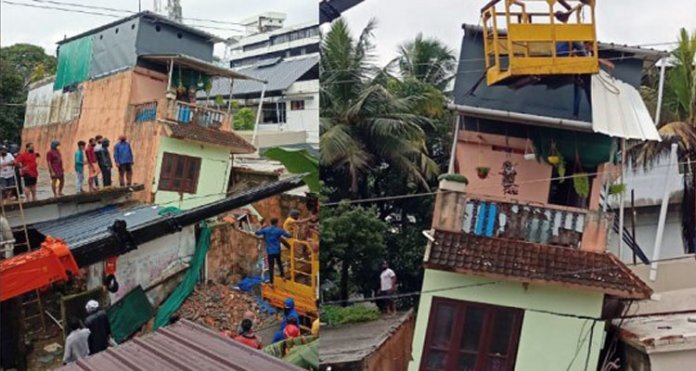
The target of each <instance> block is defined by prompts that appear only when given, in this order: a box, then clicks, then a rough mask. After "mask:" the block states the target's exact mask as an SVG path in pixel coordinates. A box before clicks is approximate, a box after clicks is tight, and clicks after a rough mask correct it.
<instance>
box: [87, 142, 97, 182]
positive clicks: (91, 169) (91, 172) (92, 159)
mask: <svg viewBox="0 0 696 371" xmlns="http://www.w3.org/2000/svg"><path fill="white" fill-rule="evenodd" d="M96 145H97V142H96V141H95V140H94V138H89V142H87V147H86V148H85V157H87V176H88V177H89V178H87V184H88V185H89V191H90V192H94V191H95V190H96V189H97V186H98V183H97V177H98V176H99V166H98V165H97V154H96V153H94V148H95V147H96Z"/></svg>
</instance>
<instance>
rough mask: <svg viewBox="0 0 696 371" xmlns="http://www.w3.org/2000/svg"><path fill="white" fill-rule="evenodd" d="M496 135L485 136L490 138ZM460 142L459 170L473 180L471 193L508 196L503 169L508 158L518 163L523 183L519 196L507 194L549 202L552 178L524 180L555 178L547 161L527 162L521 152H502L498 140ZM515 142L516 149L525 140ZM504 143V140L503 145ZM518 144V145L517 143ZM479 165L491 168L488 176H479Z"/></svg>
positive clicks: (516, 197) (458, 154) (511, 144)
mask: <svg viewBox="0 0 696 371" xmlns="http://www.w3.org/2000/svg"><path fill="white" fill-rule="evenodd" d="M490 137H492V136H485V138H490ZM461 139H462V136H460V141H459V143H458V144H457V154H456V156H457V162H458V164H459V173H460V174H462V175H464V176H466V177H467V179H469V186H468V187H467V192H468V193H471V194H474V195H483V196H495V197H506V196H505V195H504V194H503V186H502V176H501V175H500V171H501V169H502V166H503V162H504V161H505V160H507V159H508V158H509V159H510V160H511V161H512V162H513V163H516V164H517V178H516V181H517V183H518V184H519V194H518V195H516V196H507V197H506V198H512V199H515V200H520V201H524V202H538V203H542V204H546V203H547V201H548V196H549V187H550V185H551V182H550V181H549V180H543V181H536V182H533V183H524V182H525V181H527V182H528V181H531V180H536V179H548V178H550V177H551V170H552V169H551V166H549V165H547V164H545V163H539V162H537V161H536V160H530V161H527V160H525V159H524V156H523V155H521V154H515V153H511V154H509V155H508V154H507V153H505V152H502V151H493V149H492V145H493V144H495V145H498V144H497V143H496V141H492V140H491V141H488V140H487V141H486V142H484V143H482V144H479V143H469V142H463V141H461ZM515 142H516V141H511V142H510V146H511V147H512V148H518V149H521V150H523V149H524V141H520V142H522V143H521V145H520V143H515ZM502 145H504V141H503V144H502ZM515 145H517V146H515ZM508 156H509V157H508ZM479 166H487V167H490V168H491V169H490V172H489V174H488V178H486V179H479V177H478V176H477V175H476V168H477V167H479Z"/></svg>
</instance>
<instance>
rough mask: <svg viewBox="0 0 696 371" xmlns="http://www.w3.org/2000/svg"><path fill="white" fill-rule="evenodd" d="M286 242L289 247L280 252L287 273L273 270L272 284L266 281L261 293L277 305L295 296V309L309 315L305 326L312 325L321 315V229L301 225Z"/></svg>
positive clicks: (306, 316) (306, 315)
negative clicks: (319, 294)
mask: <svg viewBox="0 0 696 371" xmlns="http://www.w3.org/2000/svg"><path fill="white" fill-rule="evenodd" d="M287 242H288V245H289V247H290V248H288V249H283V250H282V252H281V260H282V262H283V266H284V271H285V272H286V273H285V274H286V277H280V276H279V275H277V274H276V272H273V274H274V277H273V285H270V284H268V283H264V284H263V285H262V286H261V295H262V296H263V298H264V300H266V301H268V302H269V303H270V304H271V305H272V306H274V307H276V308H283V305H284V304H283V301H284V300H285V299H286V298H293V299H294V300H295V309H296V310H297V312H298V313H299V314H300V316H302V317H304V318H305V319H306V322H303V323H302V324H301V325H302V327H303V328H305V329H309V327H311V323H312V322H311V321H313V320H314V319H316V318H317V317H318V311H317V297H318V296H317V295H318V293H319V286H318V282H319V233H318V232H317V231H314V230H312V229H310V228H308V227H307V226H302V227H300V228H298V230H297V231H295V232H294V233H293V236H292V237H291V238H288V239H287Z"/></svg>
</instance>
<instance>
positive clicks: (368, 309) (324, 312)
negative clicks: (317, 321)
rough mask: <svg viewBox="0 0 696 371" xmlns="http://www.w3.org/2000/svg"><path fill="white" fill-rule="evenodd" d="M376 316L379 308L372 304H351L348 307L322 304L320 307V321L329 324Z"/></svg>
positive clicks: (334, 324)
mask: <svg viewBox="0 0 696 371" xmlns="http://www.w3.org/2000/svg"><path fill="white" fill-rule="evenodd" d="M378 318H379V310H378V309H377V308H375V307H372V306H365V305H351V306H348V307H341V306H336V305H323V306H322V307H321V321H322V322H324V323H326V324H328V325H329V326H336V325H345V324H348V323H359V322H369V321H373V320H376V319H378Z"/></svg>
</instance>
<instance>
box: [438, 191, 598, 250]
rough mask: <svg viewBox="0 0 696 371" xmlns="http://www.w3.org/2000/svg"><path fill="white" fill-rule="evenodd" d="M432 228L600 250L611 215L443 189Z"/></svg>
mask: <svg viewBox="0 0 696 371" xmlns="http://www.w3.org/2000/svg"><path fill="white" fill-rule="evenodd" d="M436 208H438V209H439V210H436V211H437V212H436V215H438V216H439V217H438V219H437V220H434V225H433V226H434V227H436V228H440V229H445V230H453V231H461V232H463V233H467V234H474V235H477V236H483V237H492V238H505V239H512V240H522V241H527V242H532V243H540V244H544V245H555V246H562V247H570V248H580V247H581V246H582V245H583V244H585V245H586V246H582V247H583V249H591V250H603V249H604V248H605V247H606V236H607V230H608V227H609V226H610V221H611V215H608V214H607V213H600V212H596V211H591V210H584V209H577V208H570V207H563V206H556V205H537V204H524V203H518V202H514V201H510V200H502V199H501V200H496V199H491V198H487V197H481V196H473V195H467V194H464V193H457V192H447V193H443V194H441V195H440V196H439V197H438V204H437V206H436Z"/></svg>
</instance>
